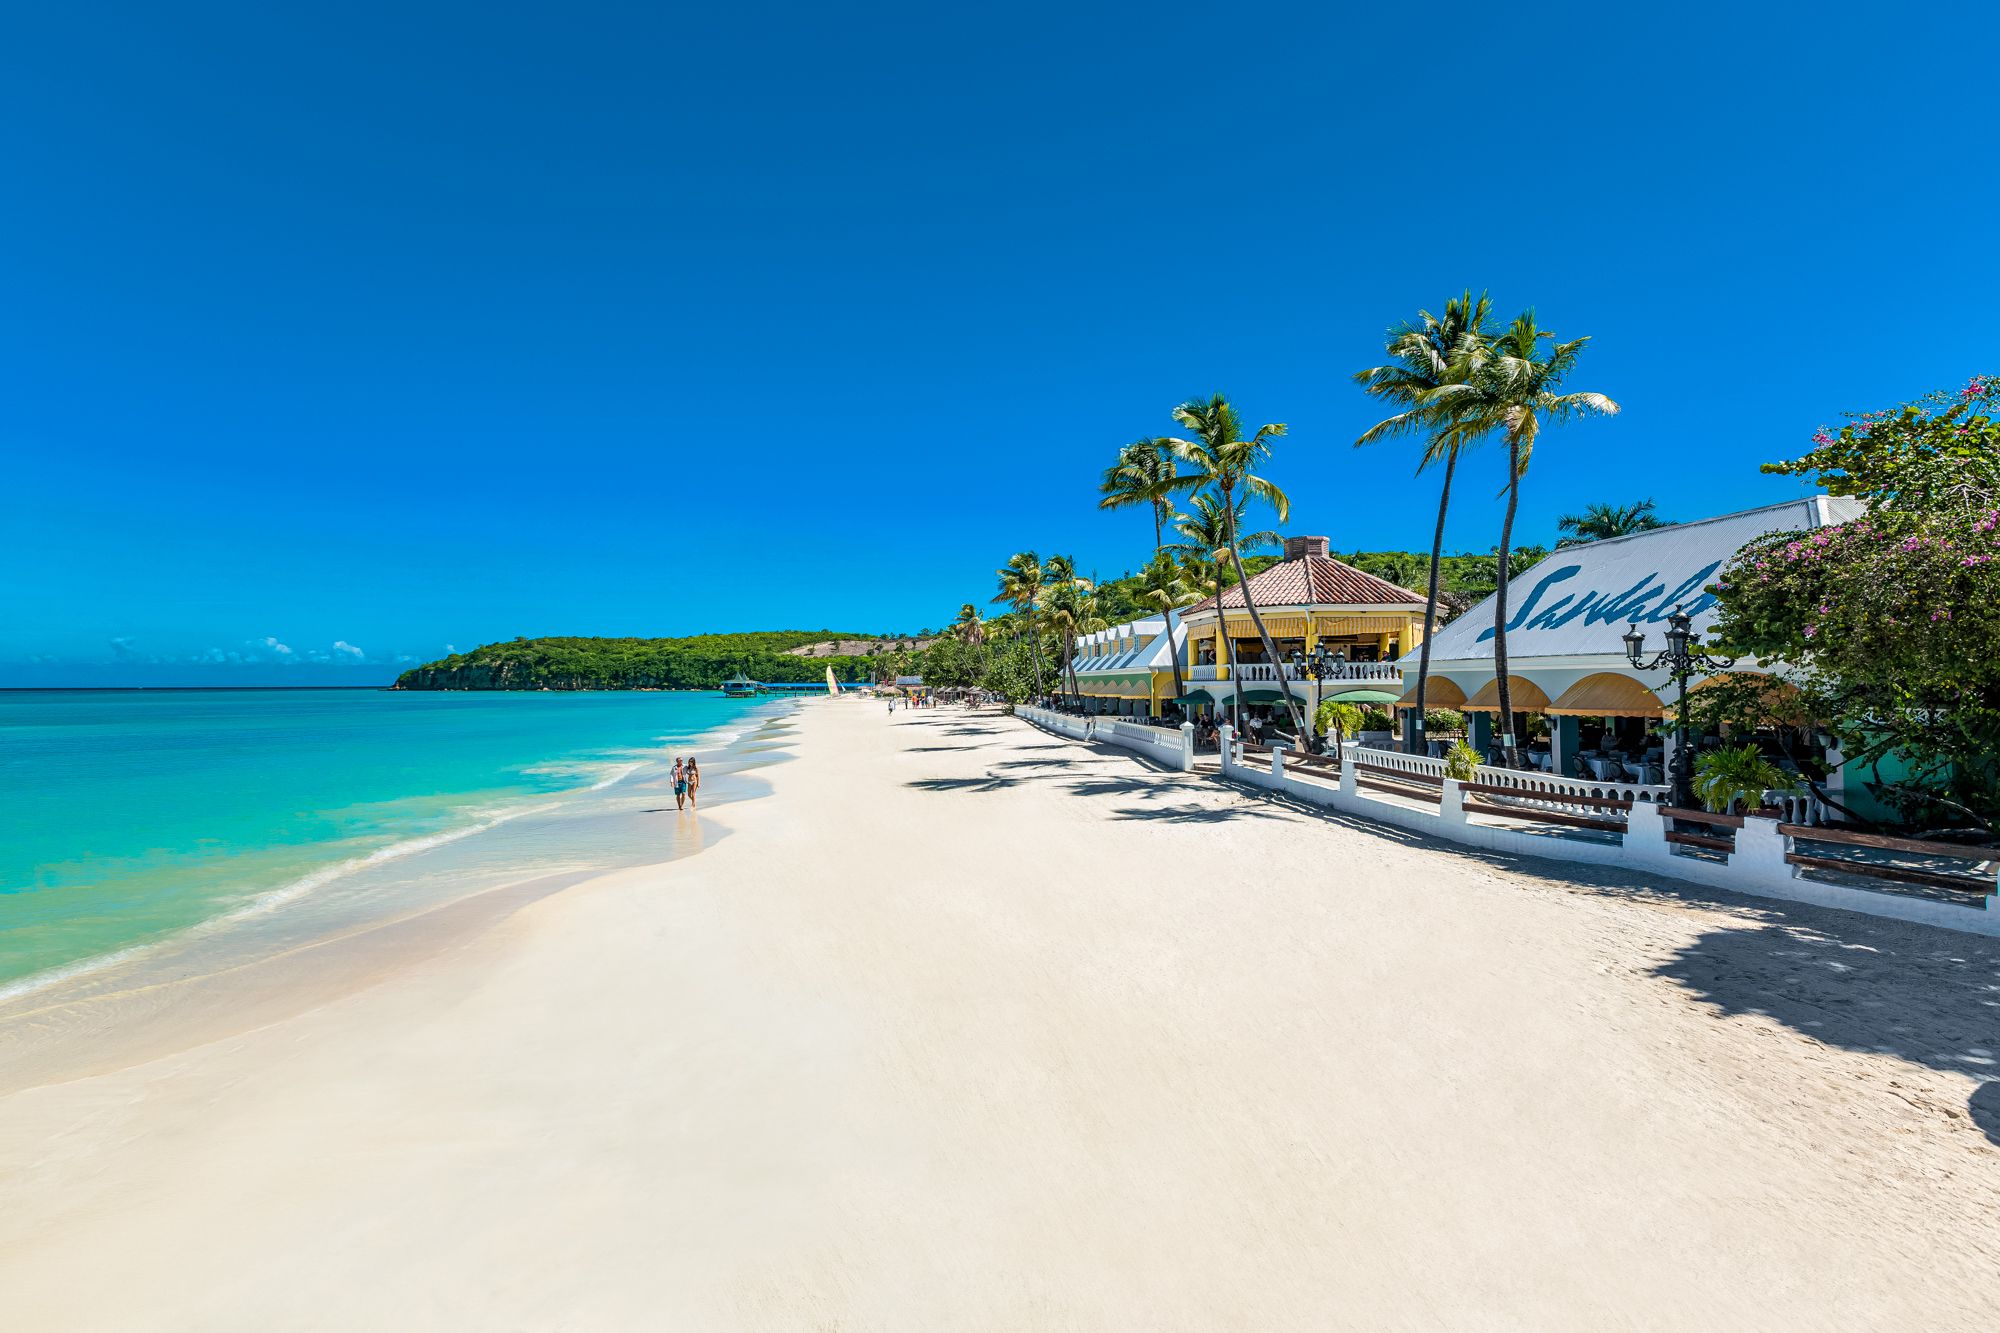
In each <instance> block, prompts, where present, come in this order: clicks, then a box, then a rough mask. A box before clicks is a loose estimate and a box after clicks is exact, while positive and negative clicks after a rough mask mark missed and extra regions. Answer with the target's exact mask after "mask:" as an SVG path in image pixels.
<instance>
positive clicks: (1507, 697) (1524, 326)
mask: <svg viewBox="0 0 2000 1333" xmlns="http://www.w3.org/2000/svg"><path fill="white" fill-rule="evenodd" d="M1589 341H1590V339H1589V338H1587V337H1584V338H1572V339H1571V340H1570V341H1568V342H1557V341H1556V340H1555V335H1554V334H1552V333H1549V332H1547V331H1546V330H1544V329H1542V328H1541V327H1539V326H1538V325H1537V324H1536V323H1535V312H1534V311H1532V310H1529V311H1526V312H1524V313H1523V314H1520V315H1518V316H1516V317H1515V319H1514V322H1513V323H1512V324H1510V325H1508V326H1507V331H1506V332H1505V333H1503V334H1501V335H1500V337H1499V338H1498V340H1496V341H1495V342H1494V344H1493V349H1492V355H1491V356H1490V357H1488V358H1487V360H1486V361H1485V362H1484V363H1483V364H1482V365H1480V366H1479V367H1478V369H1477V370H1476V371H1475V372H1474V373H1473V374H1472V376H1471V377H1470V382H1469V383H1466V384H1447V385H1444V386H1443V387H1441V388H1439V389H1438V390H1437V391H1436V393H1435V394H1434V396H1433V397H1434V401H1435V402H1436V403H1437V404H1438V405H1439V409H1440V410H1443V411H1449V412H1450V413H1451V419H1452V425H1451V426H1450V427H1449V428H1448V429H1447V431H1446V434H1447V436H1450V437H1454V438H1458V437H1462V438H1465V439H1478V438H1479V437H1481V436H1483V435H1486V434H1488V433H1490V432H1492V431H1499V432H1500V433H1501V435H1502V436H1503V437H1504V438H1505V440H1506V442H1507V486H1506V492H1505V493H1506V496H1507V513H1506V517H1505V518H1504V519H1502V520H1501V524H1500V548H1499V552H1498V557H1499V566H1498V576H1499V577H1498V579H1497V582H1496V586H1495V588H1494V590H1493V591H1494V604H1493V670H1494V672H1495V675H1496V678H1497V680H1498V682H1499V692H1500V720H1501V725H1502V726H1504V727H1505V728H1506V734H1507V737H1508V740H1509V744H1508V745H1507V747H1506V754H1507V763H1508V766H1509V767H1513V768H1518V767H1520V763H1521V752H1520V741H1519V738H1518V737H1516V736H1514V734H1513V732H1514V700H1513V694H1512V691H1511V690H1510V689H1509V687H1508V682H1507V590H1508V589H1507V584H1508V580H1509V579H1510V578H1512V576H1513V572H1514V571H1513V565H1512V563H1511V562H1510V560H1509V548H1510V547H1511V546H1512V545H1513V541H1514V515H1515V512H1516V510H1517V509H1518V508H1519V506H1520V499H1521V478H1522V477H1523V476H1524V475H1525V474H1526V472H1527V470H1528V463H1529V461H1530V460H1531V459H1532V458H1533V457H1534V452H1535V442H1536V441H1537V440H1538V439H1540V438H1541V433H1542V427H1543V426H1544V425H1557V424H1560V423H1561V422H1564V421H1568V420H1570V419H1571V418H1573V417H1578V416H1584V415H1601V416H1609V415H1612V414H1613V413H1616V412H1617V411H1618V404H1617V403H1615V402H1613V401H1611V399H1609V398H1607V397H1605V396H1604V395H1603V394H1601V393H1593V392H1589V391H1580V392H1576V391H1573V392H1569V393H1564V392H1562V391H1561V390H1562V385H1563V381H1564V380H1566V379H1567V378H1568V377H1569V374H1570V372H1571V371H1573V370H1574V369H1576V363H1577V359H1578V358H1579V357H1580V356H1581V355H1582V353H1583V345H1584V344H1585V343H1587V342H1589ZM1543 343H1548V344H1549V346H1548V347H1547V348H1544V347H1543V346H1542V344H1543Z"/></svg>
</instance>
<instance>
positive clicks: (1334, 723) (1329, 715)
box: [1313, 699, 1364, 740]
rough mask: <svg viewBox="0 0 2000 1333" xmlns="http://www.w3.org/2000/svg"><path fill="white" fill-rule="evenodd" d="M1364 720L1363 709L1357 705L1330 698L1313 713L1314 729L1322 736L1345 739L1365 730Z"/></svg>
mask: <svg viewBox="0 0 2000 1333" xmlns="http://www.w3.org/2000/svg"><path fill="white" fill-rule="evenodd" d="M1363 720H1364V719H1363V714H1362V712H1361V710H1360V709H1359V708H1357V707H1356V706H1355V705H1353V704H1345V703H1342V702H1341V701H1340V700H1338V699H1328V700H1326V701H1325V702H1324V703H1322V704H1320V706H1319V712H1317V713H1315V714H1313V730H1314V731H1315V732H1317V733H1318V734H1319V735H1321V736H1327V735H1333V736H1336V737H1338V738H1339V739H1341V740H1345V739H1347V738H1348V737H1350V736H1353V735H1355V734H1356V733H1358V732H1360V731H1362V730H1363V726H1362V723H1363Z"/></svg>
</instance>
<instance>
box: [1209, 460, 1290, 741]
mask: <svg viewBox="0 0 2000 1333" xmlns="http://www.w3.org/2000/svg"><path fill="white" fill-rule="evenodd" d="M1222 521H1223V523H1224V524H1225V525H1227V530H1228V533H1229V563H1230V564H1232V565H1234V566H1235V567H1236V586H1237V587H1239V588H1241V589H1243V609H1244V610H1246V611H1248V612H1249V613H1250V623H1251V624H1252V625H1255V626H1256V627H1257V637H1258V638H1259V639H1260V640H1262V641H1263V644H1264V656H1266V657H1268V658H1269V659H1271V662H1272V664H1273V666H1275V668H1276V669H1277V672H1278V693H1279V694H1280V695H1281V696H1283V698H1284V700H1285V716H1286V717H1289V718H1290V719H1291V720H1292V734H1293V735H1294V736H1297V737H1299V738H1300V743H1301V744H1304V740H1305V734H1306V729H1305V724H1304V723H1303V722H1301V721H1299V705H1298V701H1297V700H1296V699H1294V698H1292V686H1291V682H1290V681H1288V680H1286V679H1285V664H1284V663H1283V662H1281V661H1279V660H1278V645H1277V644H1275V643H1273V642H1272V641H1271V632H1270V631H1269V630H1267V629H1265V628H1264V617H1262V616H1260V615H1258V614H1257V603H1256V601H1255V600H1253V599H1252V598H1251V596H1250V580H1249V579H1248V578H1246V577H1244V574H1243V556H1242V555H1241V554H1240V553H1239V552H1238V551H1237V549H1236V512H1235V510H1233V509H1232V508H1231V507H1230V504H1229V493H1228V492H1227V491H1225V492H1223V496H1222ZM1221 613H1222V608H1221V607H1220V606H1217V607H1216V617H1217V619H1221ZM1228 633H1229V624H1228V622H1227V621H1223V635H1224V637H1227V636H1228ZM1235 674H1236V673H1235V672H1233V671H1232V672H1231V673H1230V675H1232V676H1233V675H1235ZM1237 692H1238V693H1239V694H1240V693H1241V692H1242V689H1241V687H1240V686H1239V687H1238V691H1237Z"/></svg>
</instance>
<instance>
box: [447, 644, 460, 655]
mask: <svg viewBox="0 0 2000 1333" xmlns="http://www.w3.org/2000/svg"><path fill="white" fill-rule="evenodd" d="M444 650H445V652H447V653H455V652H457V651H458V645H457V644H455V643H448V644H446V645H445V646H444Z"/></svg>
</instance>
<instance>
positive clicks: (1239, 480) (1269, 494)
mask: <svg viewBox="0 0 2000 1333" xmlns="http://www.w3.org/2000/svg"><path fill="white" fill-rule="evenodd" d="M1174 420H1175V421H1177V422H1179V423H1180V424H1181V426H1182V427H1184V428H1185V429H1186V430H1187V431H1188V432H1189V433H1190V434H1191V435H1192V436H1193V438H1192V439H1183V438H1179V437H1170V438H1169V439H1168V445H1169V446H1170V447H1171V448H1172V450H1173V454H1174V458H1175V461H1176V462H1178V463H1181V464H1184V465H1186V466H1187V467H1188V468H1189V469H1190V470H1189V471H1188V472H1185V473H1182V474H1180V475H1178V476H1176V477H1175V478H1174V480H1173V482H1172V485H1173V487H1174V488H1175V489H1176V490H1186V491H1195V492H1199V491H1202V490H1210V491H1213V492H1214V494H1215V496H1216V498H1217V499H1218V500H1219V501H1220V502H1221V506H1220V507H1221V514H1222V517H1223V521H1224V523H1225V524H1226V525H1227V527H1228V531H1229V541H1228V543H1227V545H1226V546H1225V548H1224V549H1225V550H1226V551H1227V552H1228V554H1229V559H1230V561H1231V563H1232V564H1233V565H1234V566H1235V569H1236V580H1237V582H1238V583H1241V584H1243V585H1244V586H1243V609H1244V610H1245V611H1247V612H1249V615H1250V623H1251V624H1252V625H1254V626H1255V627H1256V629H1257V637H1258V639H1260V640H1261V641H1262V642H1263V644H1264V656H1265V657H1266V658H1267V659H1268V660H1269V661H1271V662H1272V663H1274V664H1276V666H1277V669H1278V672H1279V686H1280V688H1279V691H1278V694H1279V697H1280V698H1282V699H1283V700H1284V701H1285V713H1286V715H1287V716H1288V717H1290V718H1291V722H1292V734H1293V735H1295V736H1302V735H1304V734H1305V721H1304V719H1302V718H1301V717H1300V716H1299V706H1298V701H1297V700H1296V699H1294V698H1292V692H1291V690H1289V689H1287V688H1284V674H1283V673H1284V663H1282V662H1280V661H1279V660H1278V645H1277V644H1276V643H1275V642H1274V641H1273V640H1272V638H1271V632H1270V631H1269V630H1268V629H1266V628H1264V618H1263V616H1262V615H1260V614H1258V611H1257V599H1256V598H1254V597H1252V596H1251V595H1250V588H1249V576H1248V575H1247V574H1245V573H1244V570H1243V560H1242V555H1241V553H1240V551H1239V548H1238V543H1237V541H1236V499H1237V497H1238V496H1239V495H1244V496H1251V497H1255V498H1256V499H1259V500H1262V501H1264V503H1266V504H1268V505H1270V506H1271V508H1272V510H1273V511H1275V512H1276V514H1277V515H1278V521H1279V522H1280V523H1282V522H1284V521H1285V519H1286V518H1287V517H1289V516H1290V514H1291V508H1292V502H1291V501H1290V500H1289V499H1288V498H1287V497H1286V495H1285V493H1284V491H1282V490H1280V489H1279V488H1278V486H1277V484H1276V483H1275V482H1273V481H1272V480H1271V479H1270V478H1268V477H1266V476H1264V475H1262V474H1261V473H1260V472H1259V471H1258V469H1259V468H1261V467H1262V466H1263V465H1264V464H1265V463H1266V462H1268V461H1269V460H1270V457H1271V446H1272V441H1274V440H1276V439H1279V438H1280V437H1282V436H1283V435H1284V433H1285V425H1284V423H1283V422H1281V421H1280V422H1273V423H1271V424H1269V425H1265V426H1259V427H1258V428H1257V431H1256V433H1255V434H1254V435H1249V436H1245V435H1244V433H1243V421H1242V418H1241V417H1240V416H1238V414H1237V411H1236V408H1235V407H1234V406H1232V405H1231V403H1230V401H1229V400H1228V399H1227V398H1225V397H1223V396H1222V395H1221V394H1219V393H1218V394H1215V395H1213V396H1211V397H1209V398H1208V399H1206V400H1203V399H1200V398H1192V399H1189V400H1188V401H1187V402H1185V403H1182V404H1181V405H1180V406H1179V407H1177V408H1175V409H1174ZM1221 611H1222V608H1221V606H1220V604H1219V603H1218V605H1217V607H1216V613H1217V615H1218V616H1220V615H1221ZM1224 637H1225V638H1227V637H1228V636H1227V634H1226V633H1225V635H1224ZM1229 674H1230V679H1231V680H1232V681H1235V683H1236V716H1237V717H1238V718H1239V719H1240V718H1242V717H1244V716H1245V713H1244V699H1243V683H1242V681H1241V680H1239V679H1237V673H1236V672H1234V671H1232V672H1230V673H1229Z"/></svg>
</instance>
